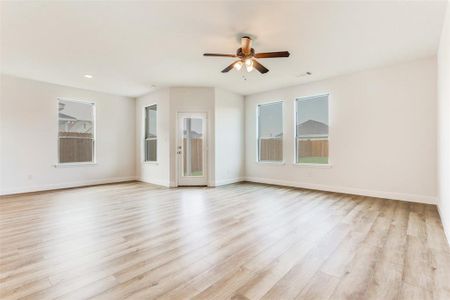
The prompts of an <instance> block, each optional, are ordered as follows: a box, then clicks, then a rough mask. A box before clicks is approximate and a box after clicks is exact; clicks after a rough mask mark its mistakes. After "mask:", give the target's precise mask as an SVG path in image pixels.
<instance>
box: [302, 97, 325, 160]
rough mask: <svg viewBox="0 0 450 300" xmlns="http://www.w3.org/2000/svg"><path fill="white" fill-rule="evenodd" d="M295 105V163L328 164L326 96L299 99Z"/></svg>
mask: <svg viewBox="0 0 450 300" xmlns="http://www.w3.org/2000/svg"><path fill="white" fill-rule="evenodd" d="M295 105H296V129H295V132H296V134H295V145H296V152H297V153H296V163H299V164H328V95H322V96H315V97H305V98H299V99H297V100H296V101H295Z"/></svg>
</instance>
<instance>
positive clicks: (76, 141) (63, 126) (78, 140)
mask: <svg viewBox="0 0 450 300" xmlns="http://www.w3.org/2000/svg"><path fill="white" fill-rule="evenodd" d="M94 160H95V104H94V103H90V102H82V101H71V100H64V99H58V163H60V164H65V163H89V162H94Z"/></svg>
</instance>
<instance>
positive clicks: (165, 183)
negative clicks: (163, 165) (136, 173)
mask: <svg viewBox="0 0 450 300" xmlns="http://www.w3.org/2000/svg"><path fill="white" fill-rule="evenodd" d="M137 180H139V181H141V182H145V183H150V184H154V185H159V186H163V187H170V181H166V180H159V179H143V178H138V179H137Z"/></svg>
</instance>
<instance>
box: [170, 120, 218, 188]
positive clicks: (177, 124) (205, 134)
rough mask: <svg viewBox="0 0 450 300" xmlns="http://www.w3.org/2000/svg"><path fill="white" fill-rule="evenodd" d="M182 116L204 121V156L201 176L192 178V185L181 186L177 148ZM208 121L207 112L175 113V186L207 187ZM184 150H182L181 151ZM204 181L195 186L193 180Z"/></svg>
mask: <svg viewBox="0 0 450 300" xmlns="http://www.w3.org/2000/svg"><path fill="white" fill-rule="evenodd" d="M183 116H190V117H193V118H195V117H198V118H202V119H203V120H204V122H203V123H204V124H203V143H204V144H203V147H204V150H203V152H204V154H203V165H202V166H203V176H201V177H200V176H199V177H196V176H192V179H193V180H192V181H193V183H192V184H189V183H187V184H181V177H182V174H181V172H182V171H183V167H182V163H183V161H182V153H181V154H179V153H178V151H179V150H180V149H179V147H182V136H183V134H182V130H181V129H182V128H181V126H182V124H181V123H180V120H181V118H182V117H183ZM208 129H209V119H208V112H207V111H183V112H177V114H176V142H175V159H176V168H175V169H176V176H175V179H176V186H177V187H178V186H208V185H209V173H210V172H209V137H210V136H209V130H208ZM182 150H184V149H182ZM200 178H201V179H204V180H203V182H201V183H198V184H196V183H195V182H194V181H195V179H200Z"/></svg>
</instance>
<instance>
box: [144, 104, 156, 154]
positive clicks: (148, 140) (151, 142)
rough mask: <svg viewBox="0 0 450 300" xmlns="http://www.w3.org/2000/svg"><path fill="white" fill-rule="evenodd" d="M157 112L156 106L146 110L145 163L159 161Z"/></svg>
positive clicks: (148, 107)
mask: <svg viewBox="0 0 450 300" xmlns="http://www.w3.org/2000/svg"><path fill="white" fill-rule="evenodd" d="M156 112H157V107H156V104H154V105H151V106H147V107H146V108H145V141H144V161H153V162H155V161H156V160H157V149H158V147H157V133H156V121H157V119H156V118H157V116H156Z"/></svg>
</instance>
